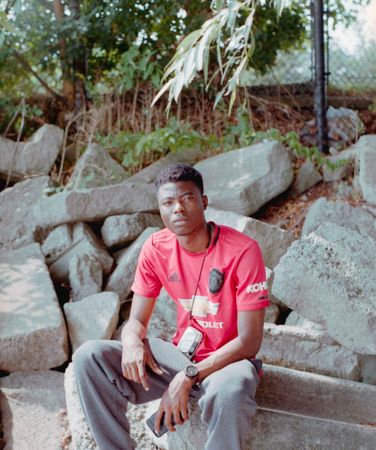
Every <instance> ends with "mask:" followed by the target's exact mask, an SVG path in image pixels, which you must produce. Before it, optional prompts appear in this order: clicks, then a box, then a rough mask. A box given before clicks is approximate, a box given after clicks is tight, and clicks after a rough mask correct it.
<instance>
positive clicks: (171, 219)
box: [158, 181, 208, 236]
mask: <svg viewBox="0 0 376 450" xmlns="http://www.w3.org/2000/svg"><path fill="white" fill-rule="evenodd" d="M207 204H208V199H207V197H206V195H201V192H200V190H199V188H198V187H197V186H196V185H195V184H194V183H193V182H192V181H178V182H176V183H166V184H163V185H162V186H161V187H160V188H159V189H158V205H159V211H160V213H161V217H162V220H163V223H164V224H165V226H166V227H167V228H168V229H169V230H171V231H172V232H173V233H175V234H176V235H178V236H187V235H189V234H192V233H194V232H195V231H197V230H199V229H201V228H202V227H203V226H204V225H205V215H204V210H205V209H206V206H207Z"/></svg>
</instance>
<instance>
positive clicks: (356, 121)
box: [326, 106, 365, 148]
mask: <svg viewBox="0 0 376 450" xmlns="http://www.w3.org/2000/svg"><path fill="white" fill-rule="evenodd" d="M326 120H327V127H328V139H329V143H330V144H331V145H333V146H334V147H339V148H340V147H343V146H344V145H347V144H350V143H351V142H353V141H354V140H355V139H357V138H358V136H359V135H361V134H363V133H364V132H365V126H364V123H363V122H362V119H361V118H360V117H359V114H358V111H354V110H353V109H349V108H344V107H340V108H334V107H333V106H329V108H328V110H327V111H326Z"/></svg>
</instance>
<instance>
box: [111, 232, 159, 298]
mask: <svg viewBox="0 0 376 450" xmlns="http://www.w3.org/2000/svg"><path fill="white" fill-rule="evenodd" d="M158 230H159V228H153V227H149V228H146V230H144V231H143V232H142V233H141V234H140V236H139V237H138V238H137V239H136V240H135V241H134V242H132V244H131V245H130V246H129V247H127V248H126V249H124V250H122V251H121V252H119V255H118V258H117V267H116V269H115V270H114V271H113V272H112V274H111V275H110V277H109V279H108V281H107V285H106V288H105V290H106V291H112V292H117V293H118V294H119V297H120V300H121V301H122V302H124V301H125V300H126V299H127V297H128V296H129V294H130V293H131V286H132V283H133V278H134V274H135V272H136V267H137V260H138V256H139V254H140V252H141V249H142V246H143V245H144V243H145V241H146V240H147V238H148V237H149V236H151V235H152V234H153V233H155V232H156V231H158Z"/></svg>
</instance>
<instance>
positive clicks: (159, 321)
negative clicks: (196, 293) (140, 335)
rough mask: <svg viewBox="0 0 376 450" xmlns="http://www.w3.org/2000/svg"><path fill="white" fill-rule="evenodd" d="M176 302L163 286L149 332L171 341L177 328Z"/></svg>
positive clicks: (151, 334)
mask: <svg viewBox="0 0 376 450" xmlns="http://www.w3.org/2000/svg"><path fill="white" fill-rule="evenodd" d="M176 308H177V307H176V304H175V302H174V301H173V300H172V299H171V297H170V296H169V295H168V293H167V291H166V290H165V289H164V288H162V289H161V292H160V294H159V296H158V298H157V302H156V304H155V307H154V311H153V315H152V317H151V319H150V323H149V327H148V333H149V335H150V336H152V337H160V338H161V339H164V340H166V341H171V339H172V337H173V335H174V334H175V330H176V316H177V314H176Z"/></svg>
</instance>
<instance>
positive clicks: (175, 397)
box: [154, 372, 194, 434]
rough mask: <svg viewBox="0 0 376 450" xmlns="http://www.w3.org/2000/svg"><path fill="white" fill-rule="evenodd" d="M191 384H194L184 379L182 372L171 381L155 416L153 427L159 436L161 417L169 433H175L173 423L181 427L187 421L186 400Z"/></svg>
mask: <svg viewBox="0 0 376 450" xmlns="http://www.w3.org/2000/svg"><path fill="white" fill-rule="evenodd" d="M193 384H194V382H193V381H192V380H190V379H189V378H188V377H186V376H185V374H184V372H178V373H177V374H176V375H175V377H174V378H173V379H172V380H171V383H170V385H169V386H168V389H167V390H166V391H165V393H164V394H163V396H162V400H161V403H160V404H159V408H158V411H157V414H156V416H155V422H154V426H155V431H156V432H157V434H159V430H160V427H161V420H162V417H163V415H164V423H165V424H166V426H167V428H168V429H169V431H175V428H174V426H173V422H174V423H175V424H179V425H181V424H182V423H184V422H185V421H186V420H188V418H189V417H188V399H189V393H190V391H191V389H192V386H193Z"/></svg>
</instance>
